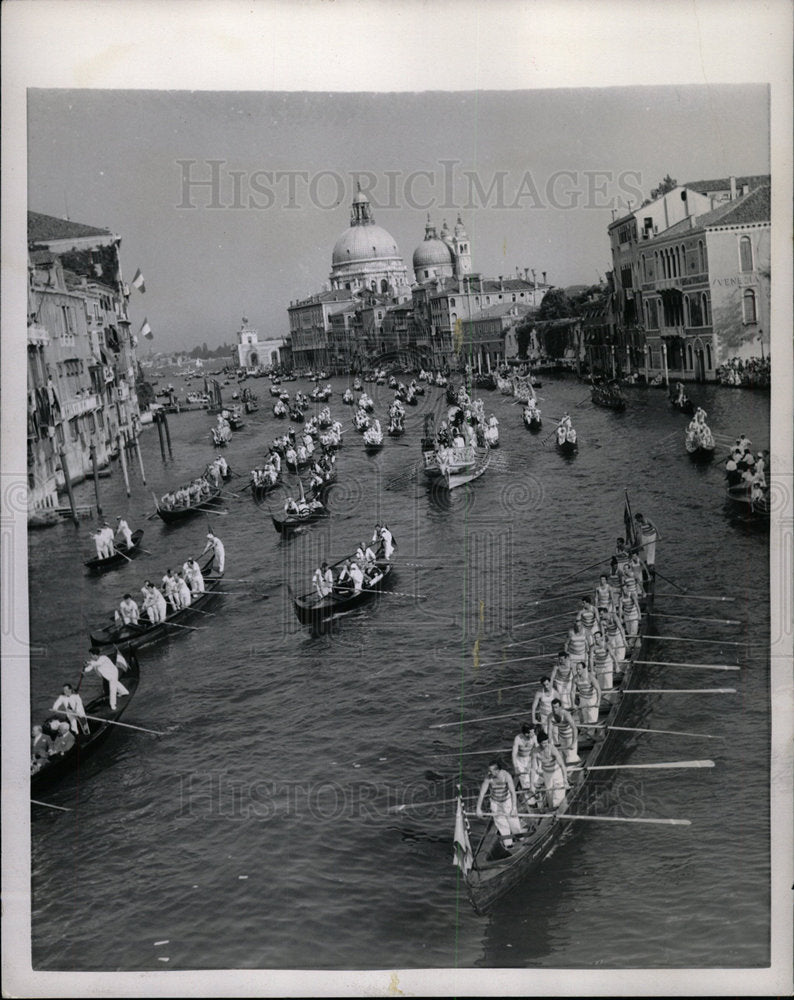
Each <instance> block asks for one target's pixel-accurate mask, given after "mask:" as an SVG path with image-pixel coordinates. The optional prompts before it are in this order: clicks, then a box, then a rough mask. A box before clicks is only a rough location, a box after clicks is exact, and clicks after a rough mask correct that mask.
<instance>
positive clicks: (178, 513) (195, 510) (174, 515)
mask: <svg viewBox="0 0 794 1000" xmlns="http://www.w3.org/2000/svg"><path fill="white" fill-rule="evenodd" d="M196 478H197V479H199V478H204V479H205V478H206V476H197V477H196ZM231 478H232V470H231V469H229V468H227V470H226V475H225V476H222V477H221V481H222V482H224V483H226V482H228V481H229V480H230V479H231ZM207 484H208V486H209V493H205V495H204V496H203V497H201V498H200V499H198V500H194V501H193V502H190V503H187V504H174V505H173V506H170V507H169V506H164V505H163V503H162V502H161V501H160V500H158V499H157V497H156V496H155V498H154V502H155V504H156V505H157V513H158V514H159V516H160V518H161V519H162V520H163V521H165V523H166V524H178V523H179V522H180V521H184V520H185V519H186V518H188V517H191V516H192V515H193V514H202V513H204V512H206V511H207V510H212V509H213V507H214V505H215V504H216V503H218V502H219V501H220V499H221V492H222V490H223V487H222V486H215V485H214V484H213V483H210V482H209V480H207ZM166 495H167V494H166ZM152 516H154V515H152Z"/></svg>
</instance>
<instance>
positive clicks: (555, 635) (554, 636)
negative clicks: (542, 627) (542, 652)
mask: <svg viewBox="0 0 794 1000" xmlns="http://www.w3.org/2000/svg"><path fill="white" fill-rule="evenodd" d="M567 634H568V632H567V630H566V631H565V632H546V634H545V635H534V636H532V638H531V639H522V640H521V641H520V642H508V643H506V644H505V646H504V648H505V649H510V648H511V647H512V646H529V645H530V644H531V643H533V642H542V641H543V640H544V639H559V638H561V637H562V636H564V635H567Z"/></svg>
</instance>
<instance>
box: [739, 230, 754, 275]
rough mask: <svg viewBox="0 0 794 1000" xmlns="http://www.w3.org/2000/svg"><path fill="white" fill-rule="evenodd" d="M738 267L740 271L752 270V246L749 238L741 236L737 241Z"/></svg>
mask: <svg viewBox="0 0 794 1000" xmlns="http://www.w3.org/2000/svg"><path fill="white" fill-rule="evenodd" d="M739 267H740V269H741V270H742V271H752V269H753V246H752V243H751V242H750V237H749V236H742V238H741V239H740V240H739Z"/></svg>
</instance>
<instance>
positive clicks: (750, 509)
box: [726, 483, 772, 520]
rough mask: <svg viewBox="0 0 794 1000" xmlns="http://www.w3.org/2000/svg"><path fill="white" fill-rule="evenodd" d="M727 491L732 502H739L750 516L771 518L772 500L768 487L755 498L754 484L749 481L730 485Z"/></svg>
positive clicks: (759, 518) (760, 518)
mask: <svg viewBox="0 0 794 1000" xmlns="http://www.w3.org/2000/svg"><path fill="white" fill-rule="evenodd" d="M726 492H727V495H728V499H729V500H730V501H731V502H732V503H734V504H737V505H738V506H739V507H740V508H741V509H742V511H743V512H744V513H745V514H746V515H747V516H748V517H752V518H754V519H758V520H762V519H766V520H768V519H769V514H770V511H771V509H772V502H771V498H770V494H769V488H768V487H767V488H766V489H765V490H764V491H763V493H762V495H761V496H756V497H755V499H753V488H752V485H751V484H749V483H747V484H745V483H741V484H739V485H736V486H728V487H727V490H726Z"/></svg>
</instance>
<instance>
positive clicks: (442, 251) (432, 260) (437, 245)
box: [413, 238, 452, 270]
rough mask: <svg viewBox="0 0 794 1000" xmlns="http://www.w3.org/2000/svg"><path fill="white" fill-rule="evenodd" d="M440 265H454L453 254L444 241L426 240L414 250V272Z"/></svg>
mask: <svg viewBox="0 0 794 1000" xmlns="http://www.w3.org/2000/svg"><path fill="white" fill-rule="evenodd" d="M440 264H452V254H451V253H450V250H449V247H448V246H447V245H446V243H444V242H443V240H439V239H437V238H436V239H430V240H424V241H423V242H422V243H420V244H419V246H418V247H417V248H416V250H414V257H413V265H414V270H417V269H418V268H423V267H438V266H439V265H440Z"/></svg>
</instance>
